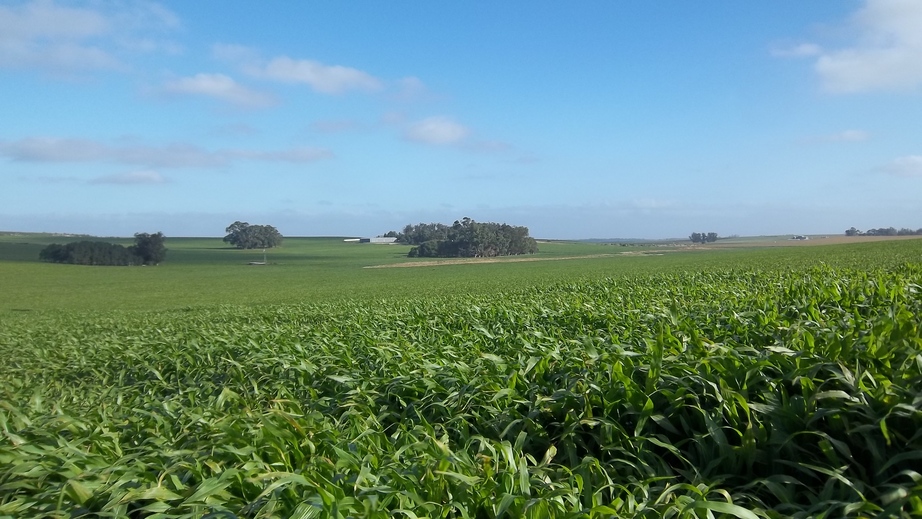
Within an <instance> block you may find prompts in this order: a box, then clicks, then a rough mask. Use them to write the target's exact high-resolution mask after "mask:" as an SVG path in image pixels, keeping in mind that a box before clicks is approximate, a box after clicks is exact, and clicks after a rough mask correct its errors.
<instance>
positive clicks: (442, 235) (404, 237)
mask: <svg viewBox="0 0 922 519" xmlns="http://www.w3.org/2000/svg"><path fill="white" fill-rule="evenodd" d="M387 234H388V235H390V236H396V237H397V241H398V242H400V243H407V244H410V245H416V247H413V248H412V249H410V254H409V256H410V257H421V258H425V257H430V258H456V257H466V258H479V257H493V256H510V255H516V254H534V253H535V252H538V243H537V242H536V241H535V239H534V238H532V237H530V236H528V227H519V226H514V225H509V224H505V223H493V222H487V223H480V222H475V221H474V220H471V219H470V218H467V217H465V218H462V219H461V220H457V221H455V223H454V224H452V225H451V226H450V227H449V226H447V225H444V224H440V223H429V224H424V223H421V224H419V225H407V226H406V227H404V229H403V232H402V233H397V232H395V231H391V232H389V233H387Z"/></svg>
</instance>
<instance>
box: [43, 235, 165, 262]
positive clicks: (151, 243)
mask: <svg viewBox="0 0 922 519" xmlns="http://www.w3.org/2000/svg"><path fill="white" fill-rule="evenodd" d="M165 239H166V238H165V237H164V236H163V233H161V232H158V233H155V234H148V233H146V232H139V233H137V234H135V235H134V240H135V244H134V245H132V246H130V247H123V246H122V245H119V244H117V243H109V242H104V241H87V240H84V241H77V242H71V243H67V244H65V245H60V244H57V243H52V244H51V245H49V246H47V247H45V248H44V249H42V250H41V251H40V252H39V253H38V259H40V260H42V261H50V262H52V263H71V264H74V265H156V264H158V263H160V262H161V261H163V260H164V258H166V251H167V249H166V247H164V245H163V242H164V240H165Z"/></svg>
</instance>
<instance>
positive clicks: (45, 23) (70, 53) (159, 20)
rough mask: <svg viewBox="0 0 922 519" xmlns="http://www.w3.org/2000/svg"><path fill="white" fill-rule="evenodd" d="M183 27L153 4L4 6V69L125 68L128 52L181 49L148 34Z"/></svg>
mask: <svg viewBox="0 0 922 519" xmlns="http://www.w3.org/2000/svg"><path fill="white" fill-rule="evenodd" d="M178 25H179V20H178V18H177V17H176V16H175V15H174V14H173V13H172V12H170V11H169V10H168V9H166V8H164V7H162V6H160V5H158V4H154V3H150V2H119V3H112V4H91V6H70V5H63V4H59V3H57V2H54V1H53V0H35V1H31V2H25V3H22V4H19V5H14V6H0V67H16V68H33V69H40V70H45V71H49V72H53V73H70V72H75V71H82V70H98V69H112V68H119V67H123V66H124V65H123V63H122V62H121V59H120V54H122V53H123V52H138V51H142V52H146V51H152V50H175V49H176V45H175V44H173V43H171V42H168V41H161V40H158V39H157V38H152V37H146V36H144V34H145V33H146V32H148V31H151V30H162V29H172V28H175V27H177V26H178Z"/></svg>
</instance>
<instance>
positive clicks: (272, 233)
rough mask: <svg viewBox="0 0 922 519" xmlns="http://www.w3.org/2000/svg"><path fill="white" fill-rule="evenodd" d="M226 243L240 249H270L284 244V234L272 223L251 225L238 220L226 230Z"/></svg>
mask: <svg viewBox="0 0 922 519" xmlns="http://www.w3.org/2000/svg"><path fill="white" fill-rule="evenodd" d="M224 232H226V233H227V236H225V237H224V241H225V242H226V243H230V244H231V245H233V246H234V247H237V248H238V249H270V248H272V247H278V246H279V245H281V244H282V235H281V233H279V231H278V229H276V228H275V227H273V226H271V225H250V224H248V223H246V222H241V221H236V222H234V223H232V224H230V225H229V226H228V227H227V229H225V230H224Z"/></svg>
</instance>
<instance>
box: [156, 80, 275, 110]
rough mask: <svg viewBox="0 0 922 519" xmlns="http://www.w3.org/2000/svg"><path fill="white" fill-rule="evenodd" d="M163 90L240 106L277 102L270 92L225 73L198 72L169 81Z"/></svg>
mask: <svg viewBox="0 0 922 519" xmlns="http://www.w3.org/2000/svg"><path fill="white" fill-rule="evenodd" d="M163 91H164V92H167V93H170V94H188V95H203V96H206V97H213V98H215V99H220V100H222V101H226V102H229V103H232V104H235V105H239V106H249V107H266V106H271V105H273V104H275V99H274V98H273V97H272V96H271V95H268V94H264V93H262V92H257V91H255V90H252V89H250V88H247V87H245V86H243V85H241V84H239V83H237V82H236V81H234V80H233V79H232V78H230V77H228V76H225V75H224V74H196V75H194V76H192V77H184V78H179V79H174V80H171V81H168V82H167V83H166V84H164V85H163Z"/></svg>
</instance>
